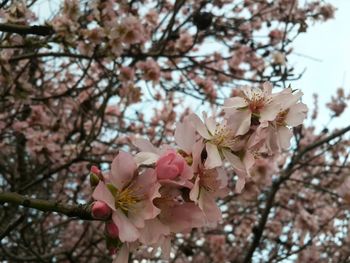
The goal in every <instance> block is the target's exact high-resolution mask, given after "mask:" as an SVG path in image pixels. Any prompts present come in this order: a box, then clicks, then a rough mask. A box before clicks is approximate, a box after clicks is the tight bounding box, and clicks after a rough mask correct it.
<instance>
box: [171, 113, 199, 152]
mask: <svg viewBox="0 0 350 263" xmlns="http://www.w3.org/2000/svg"><path fill="white" fill-rule="evenodd" d="M175 142H176V144H177V145H178V146H179V147H180V149H181V150H184V151H185V152H186V153H188V154H190V153H191V152H192V148H193V145H194V144H195V142H196V130H195V129H194V127H193V126H192V125H191V123H190V121H189V120H188V119H185V121H184V122H182V123H181V122H178V123H177V124H176V129H175Z"/></svg>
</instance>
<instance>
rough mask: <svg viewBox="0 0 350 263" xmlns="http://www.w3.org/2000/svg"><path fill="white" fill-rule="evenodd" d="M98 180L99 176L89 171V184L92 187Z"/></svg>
mask: <svg viewBox="0 0 350 263" xmlns="http://www.w3.org/2000/svg"><path fill="white" fill-rule="evenodd" d="M99 181H100V178H99V177H98V176H97V175H96V174H94V173H90V185H91V186H92V187H93V186H96V185H98V182H99Z"/></svg>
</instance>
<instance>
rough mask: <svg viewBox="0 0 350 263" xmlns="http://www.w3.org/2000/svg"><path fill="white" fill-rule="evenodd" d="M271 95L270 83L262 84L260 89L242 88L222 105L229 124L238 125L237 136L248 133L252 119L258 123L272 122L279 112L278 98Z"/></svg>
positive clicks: (275, 95)
mask: <svg viewBox="0 0 350 263" xmlns="http://www.w3.org/2000/svg"><path fill="white" fill-rule="evenodd" d="M277 96H278V94H272V86H271V84H270V83H264V85H263V87H262V89H260V88H251V87H243V88H241V94H239V96H235V97H233V98H229V99H227V100H226V101H225V103H224V111H225V113H226V115H227V118H228V122H229V123H235V124H236V125H239V128H238V130H237V135H242V134H245V133H247V132H248V131H249V128H250V125H251V119H252V117H255V118H257V119H259V120H260V121H273V120H274V119H275V118H276V116H277V114H278V111H279V108H280V107H279V103H280V101H279V100H280V98H279V97H277Z"/></svg>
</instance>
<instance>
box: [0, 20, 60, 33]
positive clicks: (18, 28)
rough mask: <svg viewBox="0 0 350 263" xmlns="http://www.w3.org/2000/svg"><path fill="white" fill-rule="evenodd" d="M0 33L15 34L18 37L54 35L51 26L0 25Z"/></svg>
mask: <svg viewBox="0 0 350 263" xmlns="http://www.w3.org/2000/svg"><path fill="white" fill-rule="evenodd" d="M0 31H2V32H8V33H17V34H20V35H30V34H31V35H38V36H49V35H52V34H53V33H55V30H53V28H52V27H51V26H23V25H16V24H9V23H5V24H0Z"/></svg>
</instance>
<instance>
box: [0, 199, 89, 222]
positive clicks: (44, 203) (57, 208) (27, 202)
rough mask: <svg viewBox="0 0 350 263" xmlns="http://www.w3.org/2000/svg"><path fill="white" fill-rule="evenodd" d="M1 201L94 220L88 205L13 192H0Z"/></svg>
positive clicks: (0, 202) (1, 202)
mask: <svg viewBox="0 0 350 263" xmlns="http://www.w3.org/2000/svg"><path fill="white" fill-rule="evenodd" d="M3 203H9V204H13V205H20V206H24V207H29V208H34V209H37V210H40V211H43V212H56V213H59V214H64V215H66V216H68V217H76V218H79V219H83V220H95V219H94V218H93V217H92V215H91V206H90V205H67V204H62V203H60V202H57V201H48V200H43V199H36V198H30V197H27V196H23V195H20V194H17V193H13V192H0V204H3Z"/></svg>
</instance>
